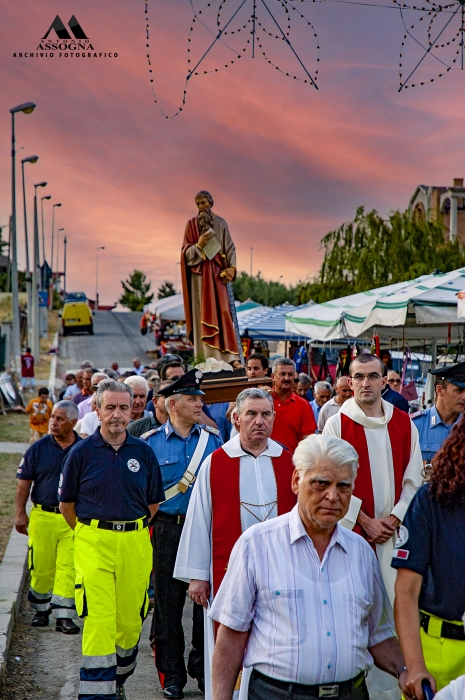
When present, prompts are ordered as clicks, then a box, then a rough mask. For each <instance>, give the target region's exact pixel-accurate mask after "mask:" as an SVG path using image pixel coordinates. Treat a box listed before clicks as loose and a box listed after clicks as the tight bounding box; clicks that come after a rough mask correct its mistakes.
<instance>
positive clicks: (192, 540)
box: [173, 388, 296, 700]
mask: <svg viewBox="0 0 465 700" xmlns="http://www.w3.org/2000/svg"><path fill="white" fill-rule="evenodd" d="M234 411H235V413H234V417H235V421H236V423H237V425H238V426H239V434H238V435H236V436H235V437H234V438H232V439H231V440H229V442H227V443H225V444H224V445H222V446H221V447H220V448H219V449H218V450H216V452H214V453H213V454H211V455H209V456H208V457H207V458H206V459H205V461H204V462H203V464H202V466H201V468H200V470H199V472H198V475H197V483H196V485H195V488H194V489H193V493H192V497H191V499H190V501H189V507H188V509H187V514H186V522H185V524H184V528H183V531H182V535H181V540H180V543H179V548H178V554H177V558H176V565H175V568H174V574H173V575H174V577H175V578H179V579H181V580H182V581H187V582H188V583H189V584H190V585H189V596H190V598H191V599H192V600H193V601H194V602H195V603H198V604H199V605H203V606H204V607H205V608H207V607H208V603H209V602H211V601H212V599H213V596H214V595H215V594H216V592H217V590H218V588H219V587H220V584H221V581H222V579H223V577H224V572H225V570H226V568H227V565H228V560H229V556H230V554H231V550H232V548H233V546H234V544H235V542H236V540H237V538H238V537H239V536H240V534H241V532H243V531H244V530H246V529H247V528H249V527H251V526H252V525H255V524H256V523H259V522H264V521H265V520H270V519H272V518H275V517H276V516H277V515H278V514H282V513H287V512H289V510H291V508H293V506H294V505H295V502H296V497H295V495H294V494H293V492H292V489H291V479H292V473H293V471H294V468H293V465H292V457H291V454H290V452H288V451H287V450H285V449H284V448H283V447H282V446H281V445H279V444H278V443H277V442H275V441H274V440H271V439H270V435H271V432H272V430H273V421H274V418H275V413H274V406H273V399H272V398H271V396H270V394H269V393H268V392H267V391H264V390H263V389H258V388H251V389H244V391H242V392H241V393H240V394H239V396H238V397H237V401H236V408H235V409H234ZM205 628H206V634H205V698H206V700H211V697H212V690H211V657H212V654H213V647H214V643H213V625H212V622H211V621H210V620H208V619H207V620H206V625H205ZM247 686H248V678H246V677H244V678H243V682H242V685H241V689H240V690H241V693H240V697H241V698H246V697H247Z"/></svg>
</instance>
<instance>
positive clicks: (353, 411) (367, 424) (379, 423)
mask: <svg viewBox="0 0 465 700" xmlns="http://www.w3.org/2000/svg"><path fill="white" fill-rule="evenodd" d="M381 403H382V405H383V411H384V416H383V417H382V418H371V416H367V415H365V413H364V412H363V410H362V409H361V407H360V406H359V405H358V403H357V402H356V400H355V399H353V398H352V399H347V401H344V403H343V404H342V406H341V409H340V413H343V414H344V415H346V416H349V418H352V420H353V421H355V422H356V423H360V425H363V426H364V428H374V429H376V428H384V426H385V425H387V423H389V421H390V420H391V418H392V414H393V413H394V406H393V405H392V403H388V402H387V401H385V400H384V399H381Z"/></svg>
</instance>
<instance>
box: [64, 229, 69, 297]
mask: <svg viewBox="0 0 465 700" xmlns="http://www.w3.org/2000/svg"><path fill="white" fill-rule="evenodd" d="M67 243H68V239H67V238H66V236H65V237H64V238H63V247H64V251H63V301H65V299H66V245H67Z"/></svg>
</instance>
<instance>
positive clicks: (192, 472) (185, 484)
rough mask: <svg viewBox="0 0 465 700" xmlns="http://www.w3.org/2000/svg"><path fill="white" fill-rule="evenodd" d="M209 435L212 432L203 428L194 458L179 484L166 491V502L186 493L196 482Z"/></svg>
mask: <svg viewBox="0 0 465 700" xmlns="http://www.w3.org/2000/svg"><path fill="white" fill-rule="evenodd" d="M209 435H210V433H208V432H207V431H206V430H204V429H203V428H202V430H201V431H200V437H199V441H198V443H197V447H196V448H195V450H194V454H193V455H192V459H191V461H190V462H189V464H188V466H187V469H186V471H185V472H184V474H183V475H182V477H181V479H180V480H179V482H178V483H177V484H175V485H174V486H171V487H170V488H169V489H167V490H166V491H165V503H166V501H169V500H170V498H173V497H174V496H177V495H178V493H186V491H187V489H188V488H189V486H190V485H191V484H193V483H194V481H195V479H196V474H197V471H198V468H199V466H200V463H201V461H202V458H203V455H204V453H205V450H206V448H207V443H208V437H209Z"/></svg>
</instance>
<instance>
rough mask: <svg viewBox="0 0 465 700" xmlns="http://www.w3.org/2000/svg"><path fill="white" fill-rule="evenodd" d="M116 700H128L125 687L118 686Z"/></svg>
mask: <svg viewBox="0 0 465 700" xmlns="http://www.w3.org/2000/svg"><path fill="white" fill-rule="evenodd" d="M116 700H126V691H125V690H124V685H117V686H116Z"/></svg>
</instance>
